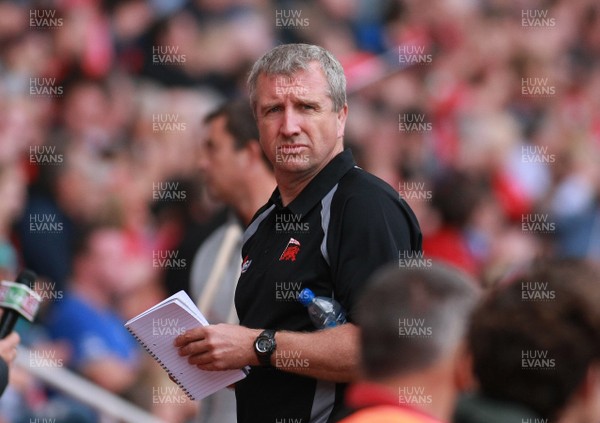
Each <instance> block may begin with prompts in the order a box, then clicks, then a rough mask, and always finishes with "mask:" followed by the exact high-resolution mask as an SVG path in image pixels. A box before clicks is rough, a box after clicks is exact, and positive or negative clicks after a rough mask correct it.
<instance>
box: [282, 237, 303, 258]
mask: <svg viewBox="0 0 600 423" xmlns="http://www.w3.org/2000/svg"><path fill="white" fill-rule="evenodd" d="M299 252H300V242H299V241H298V240H295V239H294V238H290V240H289V241H288V243H287V245H286V246H285V250H283V253H281V256H280V257H279V261H296V256H297V255H298V253H299Z"/></svg>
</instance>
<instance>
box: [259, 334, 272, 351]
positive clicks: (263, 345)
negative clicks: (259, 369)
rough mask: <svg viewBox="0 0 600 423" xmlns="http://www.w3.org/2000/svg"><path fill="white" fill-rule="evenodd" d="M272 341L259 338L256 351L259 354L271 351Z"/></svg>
mask: <svg viewBox="0 0 600 423" xmlns="http://www.w3.org/2000/svg"><path fill="white" fill-rule="evenodd" d="M271 345H272V343H271V340H270V339H269V338H259V339H258V340H257V341H256V349H257V350H258V352H261V353H266V352H267V351H269V350H270V349H271Z"/></svg>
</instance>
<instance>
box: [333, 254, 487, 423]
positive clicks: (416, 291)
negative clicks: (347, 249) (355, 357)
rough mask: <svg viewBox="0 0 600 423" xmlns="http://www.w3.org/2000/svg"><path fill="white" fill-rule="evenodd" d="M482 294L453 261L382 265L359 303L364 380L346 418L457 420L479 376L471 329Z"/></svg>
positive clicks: (346, 422) (350, 395)
mask: <svg viewBox="0 0 600 423" xmlns="http://www.w3.org/2000/svg"><path fill="white" fill-rule="evenodd" d="M478 297H479V290H478V288H477V283H476V282H475V281H474V280H472V279H470V278H469V277H467V276H466V274H463V273H461V272H458V271H457V270H455V269H454V268H452V267H449V266H445V265H441V264H437V263H434V264H433V266H432V267H431V268H429V267H427V268H403V269H398V267H397V266H396V265H393V266H392V265H389V266H388V267H385V268H383V269H381V270H380V271H378V272H377V273H376V274H375V275H374V276H373V277H372V282H371V283H370V284H369V285H368V287H367V288H366V289H365V292H364V294H363V296H362V298H361V300H360V303H359V306H358V311H357V324H358V325H359V327H360V339H361V341H360V344H361V368H362V374H363V380H362V381H361V382H360V383H357V384H355V385H353V386H351V387H350V388H349V390H348V392H347V395H346V398H347V404H348V405H349V406H350V407H351V408H352V409H354V410H356V411H355V412H354V413H353V414H352V415H350V416H349V417H347V418H345V419H343V420H342V422H343V423H363V422H364V423H368V422H390V423H391V422H398V423H400V422H411V423H417V422H419V423H421V422H422V423H435V422H446V421H449V420H450V417H451V415H452V412H453V409H454V403H455V400H456V398H457V396H458V393H459V392H460V391H462V390H464V389H466V388H468V387H469V386H468V385H469V383H470V381H471V378H470V368H469V362H468V356H467V354H466V348H465V338H464V335H465V332H466V328H467V323H468V319H469V316H470V313H471V311H472V309H473V308H474V307H475V305H476V302H477V299H478Z"/></svg>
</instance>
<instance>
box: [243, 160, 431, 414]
mask: <svg viewBox="0 0 600 423" xmlns="http://www.w3.org/2000/svg"><path fill="white" fill-rule="evenodd" d="M403 251H404V252H408V251H410V252H415V251H419V252H420V251H421V231H420V229H419V225H418V223H417V220H416V218H415V216H414V214H413V212H412V210H411V209H410V208H409V207H408V205H407V204H406V203H405V202H404V200H402V199H401V198H400V196H399V194H398V192H396V191H395V190H394V189H392V187H390V186H389V185H388V184H387V183H385V182H384V181H382V180H381V179H379V178H377V177H375V176H373V175H371V174H369V173H367V172H365V171H364V170H362V169H360V168H359V167H358V166H356V164H355V162H354V159H353V157H352V153H351V152H350V150H345V151H344V152H343V153H340V154H339V155H337V156H336V157H335V158H334V159H333V160H332V161H331V162H330V163H329V164H328V165H327V166H326V167H325V168H324V169H323V170H322V171H321V172H319V174H318V175H317V176H316V177H315V178H314V179H313V180H312V181H310V183H309V184H308V185H307V186H306V187H305V188H304V190H303V191H302V192H301V193H300V194H299V195H298V196H297V197H296V198H295V199H294V200H293V201H292V202H291V203H290V204H289V205H288V206H287V207H283V206H282V203H281V198H280V194H279V191H278V190H277V189H276V190H275V191H274V193H273V195H272V196H271V198H270V200H269V202H268V203H267V204H266V205H265V206H263V207H262V208H261V209H260V210H259V211H258V212H257V213H256V215H255V216H254V218H253V220H252V222H251V223H250V225H249V226H248V228H247V229H246V232H245V234H244V245H243V247H242V257H243V264H242V274H241V276H240V279H239V282H238V286H237V290H236V294H235V305H236V308H237V312H238V317H239V319H240V324H241V325H243V326H246V327H250V328H258V329H276V330H286V331H300V332H310V331H314V330H316V329H315V328H314V326H313V324H312V322H311V321H310V318H309V316H308V313H307V310H306V308H305V307H304V306H302V305H301V304H300V303H299V302H298V301H297V300H296V297H297V294H298V292H300V291H301V290H302V289H303V288H306V287H308V288H310V289H311V290H312V291H313V292H314V293H315V295H317V296H319V295H321V296H325V297H333V298H335V299H336V300H337V301H339V302H340V303H341V304H342V306H343V307H344V309H345V310H346V313H347V318H348V321H350V322H352V321H353V318H354V316H353V313H354V307H355V304H356V300H357V298H358V296H359V294H360V292H361V291H362V289H363V287H364V285H365V282H366V281H367V279H368V277H369V276H370V275H371V273H373V271H374V270H376V269H377V268H379V267H381V266H382V265H383V264H385V263H388V262H391V261H397V260H398V257H399V253H400V252H403ZM275 339H277V336H276V337H275ZM272 361H273V362H274V363H275V364H276V366H277V364H278V363H280V364H281V365H282V366H285V365H289V364H290V363H293V366H294V367H296V368H299V369H306V368H310V366H311V363H310V362H309V361H308V359H307V358H305V357H302V352H301V351H283V350H281V348H278V349H277V350H276V352H275V354H274V357H273V358H272ZM344 387H345V384H335V383H331V382H325V381H321V380H316V379H313V378H310V377H305V376H301V375H296V374H292V373H289V372H284V371H281V370H278V369H277V368H266V367H253V368H252V370H251V371H250V374H249V375H248V377H247V378H245V379H244V380H242V381H240V382H238V383H237V385H236V397H237V413H238V422H243V423H279V422H286V423H287V422H302V423H308V422H323V423H325V422H327V421H328V419H329V416H330V415H332V410H333V409H334V406H335V407H336V408H338V407H339V406H341V404H342V399H343V389H344Z"/></svg>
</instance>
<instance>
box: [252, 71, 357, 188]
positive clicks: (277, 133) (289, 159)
mask: <svg viewBox="0 0 600 423" xmlns="http://www.w3.org/2000/svg"><path fill="white" fill-rule="evenodd" d="M328 91H329V86H328V84H327V79H326V78H325V75H324V73H323V71H322V70H321V67H320V65H319V64H318V63H316V62H313V63H311V65H310V68H309V69H308V70H299V71H298V72H295V73H294V74H292V75H265V74H261V75H259V77H258V81H257V96H256V110H255V112H256V118H257V123H258V130H259V133H260V143H261V146H262V148H263V150H264V152H265V154H266V156H267V157H268V158H269V160H270V161H271V163H273V167H274V168H275V175H276V176H277V175H282V174H288V175H289V174H295V175H298V176H303V175H308V176H313V175H315V174H316V173H318V172H319V171H320V170H321V169H322V168H323V167H325V165H326V164H327V163H328V162H329V161H330V160H331V159H332V158H333V157H334V156H336V155H337V154H338V153H340V152H342V150H343V135H344V126H345V123H346V116H347V112H348V108H347V106H344V107H343V109H342V110H340V111H339V112H335V111H334V110H333V102H332V100H331V99H330V98H329V95H328Z"/></svg>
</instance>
